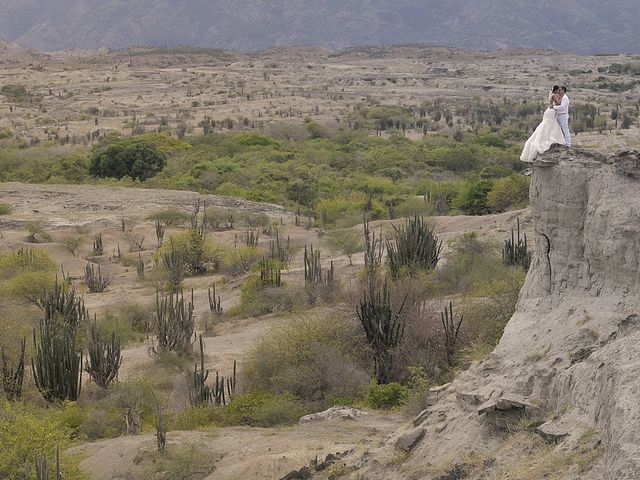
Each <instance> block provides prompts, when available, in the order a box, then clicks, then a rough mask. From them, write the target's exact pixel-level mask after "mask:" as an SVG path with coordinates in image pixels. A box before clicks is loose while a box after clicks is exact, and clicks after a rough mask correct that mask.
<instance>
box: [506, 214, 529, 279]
mask: <svg viewBox="0 0 640 480" xmlns="http://www.w3.org/2000/svg"><path fill="white" fill-rule="evenodd" d="M517 221H518V226H517V235H514V231H513V229H511V238H509V239H507V240H505V241H504V247H503V248H502V259H503V260H504V263H505V265H519V266H521V267H522V268H524V269H525V270H528V269H529V265H531V252H529V246H528V244H527V234H526V233H525V234H524V235H523V238H521V237H520V219H519V218H518V219H517Z"/></svg>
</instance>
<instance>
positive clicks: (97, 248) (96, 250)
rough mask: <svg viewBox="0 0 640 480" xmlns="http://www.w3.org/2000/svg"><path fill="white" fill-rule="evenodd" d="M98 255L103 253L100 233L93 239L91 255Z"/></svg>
mask: <svg viewBox="0 0 640 480" xmlns="http://www.w3.org/2000/svg"><path fill="white" fill-rule="evenodd" d="M100 255H104V243H103V242H102V234H101V233H99V234H98V235H96V238H95V240H94V241H93V256H94V257H98V256H100Z"/></svg>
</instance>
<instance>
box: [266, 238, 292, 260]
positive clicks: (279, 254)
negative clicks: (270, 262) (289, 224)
mask: <svg viewBox="0 0 640 480" xmlns="http://www.w3.org/2000/svg"><path fill="white" fill-rule="evenodd" d="M269 256H270V257H271V258H272V259H274V260H278V261H279V262H281V263H282V264H283V265H289V262H290V261H291V239H290V237H289V236H288V235H287V243H286V246H285V245H283V244H282V242H281V241H280V233H279V232H276V238H275V240H271V241H270V242H269Z"/></svg>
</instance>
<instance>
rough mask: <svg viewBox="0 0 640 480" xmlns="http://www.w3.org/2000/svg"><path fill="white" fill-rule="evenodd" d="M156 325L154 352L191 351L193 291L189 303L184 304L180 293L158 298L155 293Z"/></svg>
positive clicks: (193, 323) (193, 320)
mask: <svg viewBox="0 0 640 480" xmlns="http://www.w3.org/2000/svg"><path fill="white" fill-rule="evenodd" d="M156 325H157V328H158V332H157V340H158V348H157V349H156V352H160V351H167V350H178V351H182V352H186V351H189V350H190V349H191V343H192V341H191V337H192V336H193V331H194V327H195V317H194V315H193V290H191V302H185V301H184V296H183V294H182V292H180V293H178V292H176V293H175V295H169V296H168V297H166V298H162V299H161V298H160V294H159V293H156Z"/></svg>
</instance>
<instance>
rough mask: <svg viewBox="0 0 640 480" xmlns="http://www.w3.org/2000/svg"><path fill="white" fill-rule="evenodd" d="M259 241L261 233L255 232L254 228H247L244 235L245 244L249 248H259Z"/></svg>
mask: <svg viewBox="0 0 640 480" xmlns="http://www.w3.org/2000/svg"><path fill="white" fill-rule="evenodd" d="M259 239H260V232H257V231H255V230H254V229H253V228H250V227H247V232H246V233H245V235H244V244H245V245H246V246H247V247H257V246H258V240H259Z"/></svg>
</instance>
